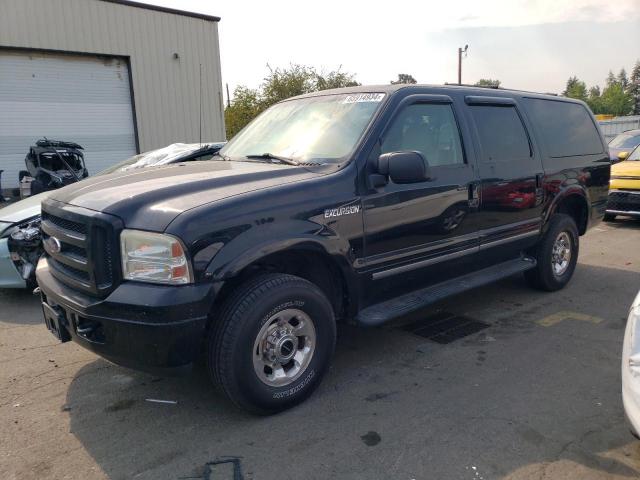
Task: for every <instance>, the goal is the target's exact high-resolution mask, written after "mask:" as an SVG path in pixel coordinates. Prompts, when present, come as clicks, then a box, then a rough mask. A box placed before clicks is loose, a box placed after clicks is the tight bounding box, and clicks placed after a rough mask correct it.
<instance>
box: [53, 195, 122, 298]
mask: <svg viewBox="0 0 640 480" xmlns="http://www.w3.org/2000/svg"><path fill="white" fill-rule="evenodd" d="M53 202H54V201H52V202H51V203H53ZM58 205H62V207H59V206H58ZM80 212H82V213H80ZM84 212H87V214H86V215H83V213H84ZM109 217H110V216H109V215H106V214H101V213H97V212H93V211H88V210H83V209H79V208H77V207H68V210H67V209H66V208H65V207H64V205H63V204H58V203H57V202H56V203H55V206H53V207H52V206H50V205H49V201H45V202H44V204H43V210H42V223H41V228H42V239H43V245H44V249H45V252H46V256H47V258H48V261H49V265H50V268H51V273H52V274H53V275H54V276H55V277H56V278H57V279H58V280H60V281H61V282H63V283H65V284H67V285H69V286H71V287H73V288H77V289H79V290H82V291H85V292H87V293H90V294H93V295H97V296H102V295H106V294H107V293H108V292H109V291H110V290H112V289H113V287H114V286H115V285H114V279H115V278H116V276H115V274H116V272H115V270H114V269H115V267H116V265H118V262H117V261H114V259H113V255H114V254H115V255H117V246H116V245H115V241H116V237H117V226H116V225H114V224H113V223H111V222H110V221H109ZM52 237H54V238H55V240H53V241H52V240H51V238H52Z"/></svg>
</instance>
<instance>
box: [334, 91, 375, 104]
mask: <svg viewBox="0 0 640 480" xmlns="http://www.w3.org/2000/svg"><path fill="white" fill-rule="evenodd" d="M383 98H384V93H357V94H355V95H347V98H345V99H344V100H343V101H342V103H361V102H381V101H382V99H383Z"/></svg>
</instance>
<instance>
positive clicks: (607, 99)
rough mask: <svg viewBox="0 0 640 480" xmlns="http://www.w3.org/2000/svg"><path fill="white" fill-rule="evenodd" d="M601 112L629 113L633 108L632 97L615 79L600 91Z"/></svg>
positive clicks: (613, 113)
mask: <svg viewBox="0 0 640 480" xmlns="http://www.w3.org/2000/svg"><path fill="white" fill-rule="evenodd" d="M601 100H602V106H603V110H604V112H603V113H609V114H612V115H629V113H630V112H631V111H632V110H633V98H632V97H631V95H629V94H628V93H627V92H625V91H624V89H623V88H622V85H620V83H618V82H617V81H616V82H614V83H613V84H611V85H607V86H606V87H605V89H604V90H603V91H602V96H601Z"/></svg>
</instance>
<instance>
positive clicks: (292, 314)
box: [253, 308, 316, 387]
mask: <svg viewBox="0 0 640 480" xmlns="http://www.w3.org/2000/svg"><path fill="white" fill-rule="evenodd" d="M315 347H316V329H315V326H314V325H313V321H312V320H311V317H309V315H307V314H306V313H305V312H303V311H302V310H298V309H297V308H290V309H287V310H282V311H280V312H278V313H276V314H274V315H272V316H271V317H269V319H268V320H267V321H266V322H265V324H264V325H263V326H262V328H261V329H260V332H258V335H257V337H256V340H255V342H254V344H253V369H254V371H255V373H256V375H257V377H258V378H259V379H260V381H262V382H263V383H265V384H266V385H268V386H270V387H284V386H286V385H289V384H290V383H292V382H295V381H296V380H297V379H298V378H299V377H300V376H301V375H302V374H303V373H304V372H305V370H306V369H307V367H308V366H309V363H310V362H311V358H312V357H313V353H314V351H315Z"/></svg>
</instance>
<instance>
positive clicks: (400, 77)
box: [391, 73, 418, 85]
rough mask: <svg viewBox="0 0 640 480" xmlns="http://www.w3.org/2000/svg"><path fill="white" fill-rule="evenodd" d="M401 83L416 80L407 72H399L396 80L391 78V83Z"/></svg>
mask: <svg viewBox="0 0 640 480" xmlns="http://www.w3.org/2000/svg"><path fill="white" fill-rule="evenodd" d="M401 83H407V84H415V83H418V82H417V81H416V79H415V78H413V75H409V74H408V73H399V74H398V79H397V80H395V81H393V80H391V85H399V84H401Z"/></svg>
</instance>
